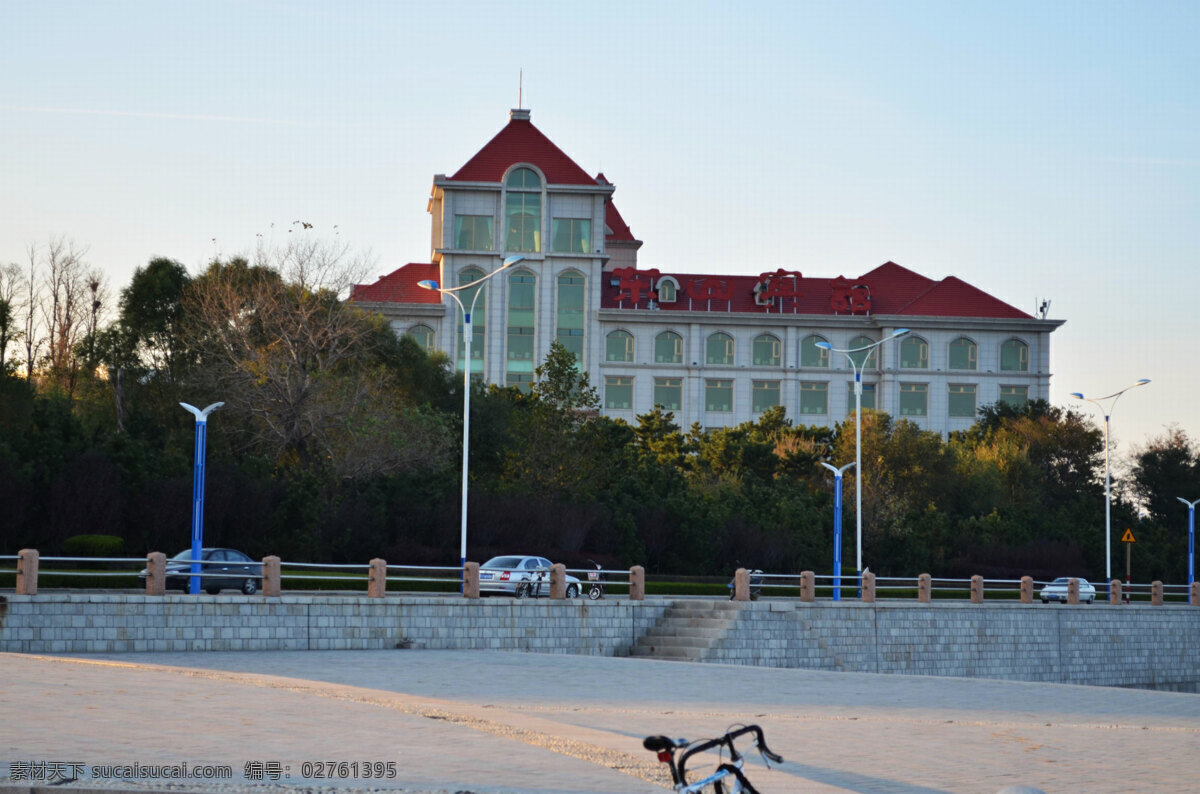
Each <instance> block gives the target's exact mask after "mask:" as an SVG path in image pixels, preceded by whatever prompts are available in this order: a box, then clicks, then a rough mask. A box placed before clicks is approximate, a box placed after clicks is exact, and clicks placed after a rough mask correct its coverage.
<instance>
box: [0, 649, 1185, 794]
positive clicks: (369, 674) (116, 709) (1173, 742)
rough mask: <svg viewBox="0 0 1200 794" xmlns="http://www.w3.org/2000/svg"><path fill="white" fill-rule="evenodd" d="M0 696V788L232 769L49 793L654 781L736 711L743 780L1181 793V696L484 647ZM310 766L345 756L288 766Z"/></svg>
mask: <svg viewBox="0 0 1200 794" xmlns="http://www.w3.org/2000/svg"><path fill="white" fill-rule="evenodd" d="M0 703H2V704H3V714H4V716H3V719H2V720H0V792H2V791H3V790H4V785H5V784H8V785H12V786H14V787H17V786H21V787H23V788H24V790H25V791H29V790H30V788H31V787H33V786H35V785H36V786H41V785H45V783H43V782H38V781H34V782H30V781H29V780H28V779H27V778H28V777H29V772H30V770H31V769H32V770H37V769H40V767H36V766H34V764H35V763H37V762H62V763H78V764H83V765H85V766H84V767H81V768H80V769H81V770H82V771H83V773H84V777H85V778H86V777H87V775H88V774H89V773H91V772H93V771H94V770H93V768H92V767H93V766H94V765H99V764H127V765H128V764H142V765H153V764H157V765H176V768H178V765H180V764H183V763H186V764H188V766H189V768H190V769H192V770H194V769H195V767H196V766H197V765H200V764H215V765H228V766H229V767H231V768H232V771H233V773H234V780H233V781H232V782H223V783H220V784H216V783H209V782H201V781H192V782H189V783H181V782H178V781H171V782H169V783H164V782H162V781H153V780H149V779H145V780H137V781H135V782H133V783H128V782H127V783H119V782H116V783H114V782H108V781H97V780H89V779H81V780H80V781H79V782H77V783H74V784H71V785H70V786H67V788H70V787H90V788H97V787H101V786H103V787H105V788H106V790H108V791H113V790H114V788H116V789H122V790H136V789H141V788H152V789H156V790H168V789H170V790H173V791H235V790H236V791H242V790H254V791H258V792H268V791H270V789H271V788H273V787H278V786H280V785H288V786H292V787H295V786H305V787H309V788H313V787H319V788H322V789H338V790H340V791H345V790H347V789H351V788H357V789H389V790H391V791H392V792H395V791H418V792H441V791H444V792H479V794H483V793H484V792H489V793H490V792H596V793H597V794H607V793H608V792H614V793H615V792H631V791H646V792H652V791H663V790H665V789H666V788H667V787H668V786H667V778H666V774H665V771H664V770H665V768H664V767H663V766H662V765H661V764H659V763H657V761H656V760H655V758H654V756H653V755H652V754H651V753H649V752H647V751H646V750H644V749H643V748H642V745H641V742H642V739H643V738H644V737H645V736H647V735H650V734H666V735H669V736H673V737H687V738H689V739H699V738H706V737H709V736H713V735H720V734H721V733H723V732H724V731H725V730H726V729H727V728H728V727H730V726H731V725H736V724H740V723H758V724H760V725H762V727H763V728H764V730H765V733H766V738H767V741H768V742H769V743H770V746H771V748H772V749H773V750H775V751H776V752H778V753H780V754H781V755H783V756H784V758H785V759H786V763H784V764H783V765H782V766H779V767H775V768H772V769H769V770H768V769H765V768H763V766H762V764H761V762H760V760H759V759H758V757H757V755H754V756H753V757H747V761H746V771H747V774H748V777H749V778H750V780H751V781H752V782H753V783H754V785H755V787H757V788H758V789H759V790H761V791H763V792H764V793H767V792H776V793H778V792H822V793H824V792H861V793H863V794H938V793H939V792H985V793H986V794H994V792H997V791H999V790H1000V789H1002V788H1004V787H1006V786H1016V785H1023V786H1030V787H1035V788H1038V789H1042V790H1044V791H1045V792H1048V794H1053V793H1054V792H1068V791H1076V790H1079V791H1087V792H1089V794H1097V793H1099V792H1118V791H1120V792H1128V791H1154V792H1172V791H1178V792H1184V791H1194V790H1196V788H1197V786H1198V785H1200V695H1195V694H1181V693H1172V692H1152V691H1144V690H1129V689H1112V688H1100V687H1082V686H1069V685H1061V684H1032V683H1019V682H1007V681H990V680H980V679H958V678H932V677H920V676H887V675H872V674H863V673H833V672H819V671H808V670H780V669H773V668H757V667H740V666H732V665H714V664H692V663H677V662H663V661H655V660H648V659H636V658H620V659H612V658H598V657H585V656H550V655H538V654H524V653H501V652H489V651H429V650H389V651H323V652H322V651H264V652H251V651H247V652H230V653H220V652H207V653H205V652H186V653H144V654H123V655H73V656H31V655H21V654H0ZM5 761H7V762H8V765H7V770H6V765H5V763H4V762H5ZM330 761H333V762H347V764H346V765H345V766H342V767H339V766H338V765H337V764H334V765H327V764H312V763H309V764H306V763H305V762H330ZM389 761H391V762H395V766H394V768H393V769H392V770H388V768H387V766H386V762H389ZM353 762H358V769H357V770H356V769H354V768H353V767H351V766H350V764H351V763H353ZM365 762H384V765H383V766H373V767H372V769H373V770H374V771H382V772H383V774H384V778H383V779H372V778H367V777H365V776H364V775H363V774H362V773H363V771H364V770H365V769H367V767H366V766H365V765H364V764H365ZM715 762H716V759H715V756H714V757H712V758H709V759H708V766H709V768H711V767H712V766H713V765H714V764H715ZM700 768H701V767H699V766H698V767H697V769H698V771H699V769H700ZM6 771H7V773H8V774H9V775H10V779H9V780H5V779H4V777H3V776H4V775H5V774H6ZM14 771H15V772H17V773H18V774H13V773H14ZM150 771H151V772H153V771H154V770H150ZM389 771H391V772H393V773H394V776H393V775H391V774H388V772H389ZM141 773H142V774H143V775H144V774H145V770H141ZM17 777H25V778H26V779H25V780H16V779H13V778H17ZM276 778H277V780H276Z"/></svg>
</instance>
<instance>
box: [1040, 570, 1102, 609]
mask: <svg viewBox="0 0 1200 794" xmlns="http://www.w3.org/2000/svg"><path fill="white" fill-rule="evenodd" d="M1071 579H1078V577H1069V576H1060V577H1058V578H1057V579H1055V580H1054V581H1053V582H1051V583H1050V584H1048V585H1045V586H1044V587H1043V588H1042V590H1041V592H1040V593H1038V595H1039V596H1041V599H1042V603H1043V604H1048V603H1050V602H1051V601H1059V602H1061V603H1063V604H1065V603H1067V587H1068V583H1069V582H1070V581H1071ZM1079 600H1080V601H1084V602H1086V603H1088V604H1090V603H1092V602H1093V601H1095V600H1096V588H1095V587H1094V586H1093V585H1091V584H1089V583H1088V580H1087V579H1079Z"/></svg>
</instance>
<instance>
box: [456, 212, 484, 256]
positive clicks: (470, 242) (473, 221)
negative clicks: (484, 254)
mask: <svg viewBox="0 0 1200 794" xmlns="http://www.w3.org/2000/svg"><path fill="white" fill-rule="evenodd" d="M454 247H455V248H465V249H467V250H468V251H490V250H492V216H491V215H455V216H454Z"/></svg>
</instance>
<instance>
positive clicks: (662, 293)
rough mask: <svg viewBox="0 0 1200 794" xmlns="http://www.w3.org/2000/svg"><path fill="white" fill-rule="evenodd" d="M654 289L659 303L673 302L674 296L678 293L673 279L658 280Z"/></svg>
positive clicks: (677, 287)
mask: <svg viewBox="0 0 1200 794" xmlns="http://www.w3.org/2000/svg"><path fill="white" fill-rule="evenodd" d="M656 287H657V292H658V302H659V303H674V302H675V294H676V293H677V292H678V291H679V285H677V284H676V283H675V280H674V279H670V278H660V279H659V280H658V284H657V285H656Z"/></svg>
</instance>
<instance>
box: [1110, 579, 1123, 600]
mask: <svg viewBox="0 0 1200 794" xmlns="http://www.w3.org/2000/svg"><path fill="white" fill-rule="evenodd" d="M1108 603H1110V604H1120V603H1121V580H1120V579H1113V580H1112V581H1111V582H1109V583H1108Z"/></svg>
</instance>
